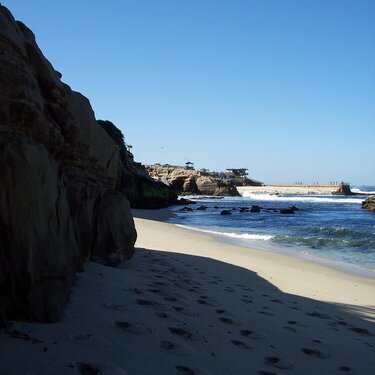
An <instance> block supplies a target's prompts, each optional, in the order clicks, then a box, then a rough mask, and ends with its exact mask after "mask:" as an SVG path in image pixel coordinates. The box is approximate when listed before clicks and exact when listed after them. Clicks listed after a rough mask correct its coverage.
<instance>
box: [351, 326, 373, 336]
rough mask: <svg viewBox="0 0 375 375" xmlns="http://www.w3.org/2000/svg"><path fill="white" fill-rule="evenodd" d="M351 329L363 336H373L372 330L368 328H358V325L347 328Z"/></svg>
mask: <svg viewBox="0 0 375 375" xmlns="http://www.w3.org/2000/svg"><path fill="white" fill-rule="evenodd" d="M349 329H350V330H351V331H353V332H355V333H359V334H360V335H363V336H374V334H373V333H372V332H370V331H369V330H368V329H366V328H360V327H350V328H349Z"/></svg>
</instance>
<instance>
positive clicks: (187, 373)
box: [175, 366, 210, 375]
mask: <svg viewBox="0 0 375 375" xmlns="http://www.w3.org/2000/svg"><path fill="white" fill-rule="evenodd" d="M175 368H176V375H210V373H209V372H207V371H206V370H203V369H201V368H198V367H187V366H176V367H175Z"/></svg>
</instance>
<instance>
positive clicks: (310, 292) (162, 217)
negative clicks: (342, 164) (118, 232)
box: [133, 209, 375, 320]
mask: <svg viewBox="0 0 375 375" xmlns="http://www.w3.org/2000/svg"><path fill="white" fill-rule="evenodd" d="M133 214H134V218H135V222H136V227H137V228H138V230H139V228H140V231H139V237H138V238H139V239H138V240H137V243H136V245H137V246H140V247H147V246H150V245H151V246H152V248H153V249H156V250H159V251H178V252H186V253H189V254H193V255H199V256H203V255H205V256H209V257H211V258H213V259H216V260H219V261H224V262H227V263H229V264H232V265H236V266H240V267H244V268H247V269H249V270H251V271H254V272H256V273H257V274H259V276H261V277H263V278H265V279H266V280H267V281H269V282H271V283H274V285H275V286H277V287H278V288H280V289H281V290H283V291H286V292H289V293H293V294H297V295H300V296H304V297H308V298H318V299H319V300H321V301H329V302H336V303H351V304H356V303H359V304H360V305H363V304H367V305H371V304H373V305H375V297H374V296H375V279H374V278H370V277H364V276H362V275H358V274H355V273H350V272H345V271H343V270H341V269H337V268H334V267H331V266H329V265H326V264H322V263H320V262H314V261H312V260H309V259H305V258H304V257H295V256H292V255H289V254H282V253H276V252H271V251H264V250H261V249H256V248H251V247H245V246H240V245H238V244H232V243H228V242H227V241H220V240H219V239H218V238H217V236H212V235H209V234H206V233H203V232H199V231H195V230H191V229H187V228H181V227H177V226H176V225H175V224H173V223H170V222H167V221H166V220H167V219H168V218H171V217H172V216H171V215H173V213H172V212H170V211H169V210H168V209H163V210H158V211H152V212H150V211H147V210H133ZM144 231H145V232H146V233H148V235H147V240H145V239H144ZM150 231H151V232H152V233H154V232H158V231H160V232H163V233H165V234H167V236H163V237H159V238H157V239H154V240H152V241H150V234H149V232H150ZM170 237H172V238H170ZM184 239H185V240H184ZM192 243H193V244H194V245H195V247H196V248H199V247H200V248H201V250H197V251H191V250H190V247H191V244H192ZM202 249H203V250H202ZM275 268H277V272H276V273H275V272H274V271H275ZM297 280H299V281H297ZM312 281H314V282H312ZM301 284H304V286H302V285H301ZM337 284H340V287H339V289H340V293H339V294H337V293H335V291H334V289H335V288H331V287H330V286H332V285H335V286H338V285H337ZM316 285H319V286H320V287H321V290H320V292H319V293H316V289H315V287H316ZM358 286H361V288H358ZM360 289H362V290H361V291H360ZM335 294H336V296H335V297H333V296H334V295H335ZM340 295H341V296H340ZM374 307H375V306H374ZM372 314H373V319H374V320H375V311H374V312H373V313H372Z"/></svg>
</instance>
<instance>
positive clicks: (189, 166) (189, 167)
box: [185, 161, 195, 171]
mask: <svg viewBox="0 0 375 375" xmlns="http://www.w3.org/2000/svg"><path fill="white" fill-rule="evenodd" d="M185 169H187V170H189V171H194V170H195V168H194V163H192V162H191V161H187V162H186V163H185Z"/></svg>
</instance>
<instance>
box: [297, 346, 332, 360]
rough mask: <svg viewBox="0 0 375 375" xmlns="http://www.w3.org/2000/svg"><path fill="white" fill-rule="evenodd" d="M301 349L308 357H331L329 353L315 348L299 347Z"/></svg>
mask: <svg viewBox="0 0 375 375" xmlns="http://www.w3.org/2000/svg"><path fill="white" fill-rule="evenodd" d="M301 350H302V351H303V352H304V353H305V354H307V355H308V356H310V357H314V358H319V359H327V358H329V357H331V355H330V354H329V353H323V352H321V351H320V350H317V349H310V348H301Z"/></svg>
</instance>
